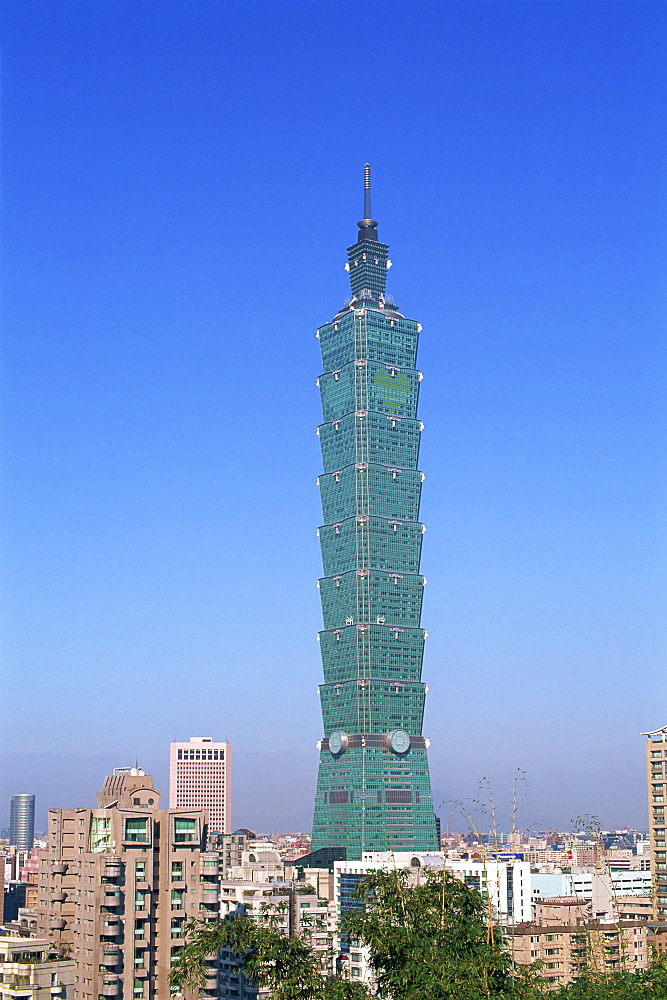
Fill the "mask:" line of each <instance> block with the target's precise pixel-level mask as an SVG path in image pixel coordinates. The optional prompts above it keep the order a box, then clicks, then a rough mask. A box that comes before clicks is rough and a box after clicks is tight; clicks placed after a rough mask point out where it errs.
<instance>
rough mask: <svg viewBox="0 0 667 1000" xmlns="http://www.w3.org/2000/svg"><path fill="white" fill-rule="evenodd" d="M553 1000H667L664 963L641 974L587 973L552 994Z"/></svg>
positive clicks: (661, 961) (666, 965) (659, 960)
mask: <svg viewBox="0 0 667 1000" xmlns="http://www.w3.org/2000/svg"><path fill="white" fill-rule="evenodd" d="M552 997H553V1000H666V998H667V964H666V963H665V960H664V959H658V960H656V961H655V962H653V963H652V964H651V965H650V966H649V968H648V969H646V970H643V971H640V972H610V973H588V974H585V975H583V976H580V977H579V978H578V979H576V980H575V981H574V982H572V983H569V984H568V985H567V986H561V987H560V989H558V990H556V991H555V992H554V993H553V994H552Z"/></svg>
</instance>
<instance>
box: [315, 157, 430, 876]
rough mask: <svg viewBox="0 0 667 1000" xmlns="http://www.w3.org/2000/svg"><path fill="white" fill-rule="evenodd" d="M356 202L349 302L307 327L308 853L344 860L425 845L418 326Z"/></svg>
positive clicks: (367, 211)
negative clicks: (338, 854) (317, 358)
mask: <svg viewBox="0 0 667 1000" xmlns="http://www.w3.org/2000/svg"><path fill="white" fill-rule="evenodd" d="M370 193H371V192H370V169H369V167H368V165H366V168H365V172H364V218H363V219H362V220H361V222H359V224H358V225H359V230H360V231H359V238H358V240H357V242H356V243H355V244H354V246H351V247H350V248H349V250H348V252H347V254H348V261H347V264H346V268H347V270H348V271H349V273H350V280H351V284H352V297H351V299H350V300H349V301H348V302H347V303H346V305H345V306H344V308H343V309H342V310H341V311H340V312H339V313H337V315H336V316H335V317H334V318H333V320H332V321H331V322H330V323H327V324H325V325H324V326H322V327H321V328H320V329H319V330H318V337H319V340H320V346H321V349H322V363H323V371H324V374H323V375H321V376H320V378H319V380H318V385H319V387H320V393H321V397H322V411H323V414H322V415H323V421H324V422H323V423H322V424H321V425H320V427H319V430H318V433H319V437H320V444H321V447H322V459H323V463H324V471H323V474H322V475H321V476H320V478H319V481H318V483H319V486H320V491H321V496H322V511H323V521H324V524H323V525H322V526H321V527H320V529H319V532H318V534H319V536H320V543H321V547H322V560H323V564H324V576H323V577H322V579H321V580H320V581H319V588H320V595H321V599H322V612H323V617H324V630H323V631H322V632H320V634H319V641H320V649H321V653H322V663H323V667H324V683H323V684H321V685H320V688H319V695H320V700H321V704H322V716H323V722H324V733H325V736H324V739H323V740H322V741H321V744H320V767H319V778H318V785H317V795H316V802H315V819H314V824H313V844H312V850H313V851H316V850H319V849H321V848H332V847H338V848H345V851H346V856H347V858H348V859H352V860H354V859H358V858H360V857H361V855H362V853H364V852H368V851H386V850H394V851H410V850H421V851H423V850H435V849H436V848H437V847H438V844H437V837H436V828H435V817H434V812H433V797H432V793H431V784H430V778H429V772H428V761H427V756H426V745H427V744H426V740H425V739H424V737H423V735H422V719H423V714H424V698H425V692H426V687H425V685H424V684H423V683H422V679H421V674H422V657H423V650H424V639H425V632H424V630H423V629H422V627H421V607H422V595H423V590H424V584H425V582H426V581H425V580H424V577H423V576H421V574H420V572H419V566H420V556H421V545H422V535H423V532H424V530H425V529H424V526H423V525H422V524H421V522H420V520H419V501H420V494H421V485H422V481H423V479H424V476H423V475H422V473H421V472H419V471H418V468H417V464H418V457H419V440H420V435H421V430H422V425H421V423H420V422H419V420H418V419H417V400H418V396H419V383H420V381H421V374H420V373H419V372H418V371H417V370H416V367H415V365H416V357H417V341H418V338H419V331H420V330H421V327H420V325H419V323H417V322H415V320H411V319H406V318H405V317H404V316H403V315H401V313H400V312H399V311H398V309H397V307H396V306H395V305H394V303H393V301H392V299H391V298H390V297H389V296H387V295H386V294H385V287H386V278H387V269H388V268H389V267H390V266H391V263H390V261H389V260H388V258H387V253H388V250H389V247H388V246H387V245H386V244H385V243H380V242H379V240H378V236H377V222H375V221H374V219H373V218H372V213H371V203H370Z"/></svg>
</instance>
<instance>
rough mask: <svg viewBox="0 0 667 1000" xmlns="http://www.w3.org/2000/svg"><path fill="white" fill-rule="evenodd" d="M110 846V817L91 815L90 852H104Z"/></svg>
mask: <svg viewBox="0 0 667 1000" xmlns="http://www.w3.org/2000/svg"><path fill="white" fill-rule="evenodd" d="M110 847H111V819H110V818H109V817H108V816H93V818H92V820H91V824H90V853H91V854H104V852H105V851H107V850H109V848H110Z"/></svg>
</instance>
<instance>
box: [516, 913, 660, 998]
mask: <svg viewBox="0 0 667 1000" xmlns="http://www.w3.org/2000/svg"><path fill="white" fill-rule="evenodd" d="M505 932H506V935H507V944H508V948H509V950H510V952H511V954H512V957H513V958H514V960H515V961H516V962H518V963H519V964H520V965H530V964H532V963H533V962H537V961H539V962H540V963H541V964H540V967H539V968H538V969H537V974H538V975H539V976H540V977H541V978H544V979H546V980H547V981H548V982H549V983H550V984H551V985H553V986H554V987H555V986H559V985H564V984H567V983H569V982H571V981H572V980H573V979H576V978H578V977H579V976H581V975H583V973H584V972H591V971H592V972H617V971H621V970H624V971H629V972H636V971H638V970H640V969H646V968H647V967H648V964H649V961H650V949H649V933H650V928H649V925H648V921H647V920H646V919H645V918H644V919H641V918H640V919H637V920H595V919H592V918H591V907H590V904H588V903H587V902H586V901H584V900H582V899H580V898H579V897H577V896H572V897H561V898H557V899H546V900H543V901H542V902H541V903H539V904H537V905H536V907H535V919H534V920H532V921H527V922H526V923H521V924H513V925H507V926H506V927H505Z"/></svg>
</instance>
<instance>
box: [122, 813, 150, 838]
mask: <svg viewBox="0 0 667 1000" xmlns="http://www.w3.org/2000/svg"><path fill="white" fill-rule="evenodd" d="M125 840H128V841H130V843H132V844H147V843H148V818H147V817H142V818H141V819H130V818H129V817H128V818H126V820H125Z"/></svg>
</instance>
